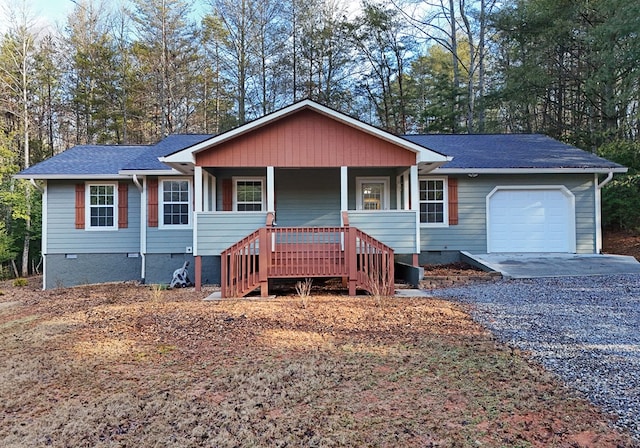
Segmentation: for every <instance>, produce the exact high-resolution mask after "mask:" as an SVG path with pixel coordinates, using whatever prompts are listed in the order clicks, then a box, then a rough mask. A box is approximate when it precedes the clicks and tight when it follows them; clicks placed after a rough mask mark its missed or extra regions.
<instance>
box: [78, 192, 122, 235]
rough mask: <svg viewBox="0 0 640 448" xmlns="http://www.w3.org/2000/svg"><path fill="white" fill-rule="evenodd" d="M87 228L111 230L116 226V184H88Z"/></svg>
mask: <svg viewBox="0 0 640 448" xmlns="http://www.w3.org/2000/svg"><path fill="white" fill-rule="evenodd" d="M87 186H88V188H87V189H86V194H87V204H88V207H87V209H86V213H87V219H86V222H87V226H86V228H87V229H93V230H113V229H117V228H118V218H117V217H118V213H117V210H118V195H117V188H116V184H88V185H87Z"/></svg>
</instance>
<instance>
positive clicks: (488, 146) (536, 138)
mask: <svg viewBox="0 0 640 448" xmlns="http://www.w3.org/2000/svg"><path fill="white" fill-rule="evenodd" d="M403 137H404V138H406V139H407V140H410V141H412V142H414V143H417V144H419V145H421V146H424V147H426V148H429V149H433V150H435V151H438V152H440V153H442V154H446V155H448V156H452V157H453V160H452V161H451V162H447V163H446V164H445V165H443V166H442V168H443V169H508V168H542V169H554V168H605V169H609V168H622V166H621V165H618V164H617V163H614V162H610V161H608V160H606V159H603V158H601V157H598V156H596V155H594V154H591V153H589V152H587V151H583V150H582V149H579V148H576V147H575V146H571V145H567V144H565V143H562V142H560V141H558V140H554V139H552V138H550V137H547V136H545V135H540V134H486V135H485V134H465V135H458V134H456V135H454V134H427V135H405V136H403Z"/></svg>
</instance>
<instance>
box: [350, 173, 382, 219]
mask: <svg viewBox="0 0 640 448" xmlns="http://www.w3.org/2000/svg"><path fill="white" fill-rule="evenodd" d="M365 183H382V184H384V194H383V197H382V201H383V203H382V207H381V209H380V210H390V209H391V201H390V197H391V195H390V191H389V177H388V176H376V177H356V210H362V211H366V210H364V208H363V207H362V184H365ZM380 210H370V211H371V212H377V211H380Z"/></svg>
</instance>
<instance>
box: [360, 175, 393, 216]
mask: <svg viewBox="0 0 640 448" xmlns="http://www.w3.org/2000/svg"><path fill="white" fill-rule="evenodd" d="M356 183H357V187H358V192H357V194H358V197H357V201H356V202H357V203H356V208H357V209H358V210H388V209H389V178H388V177H358V178H357V179H356Z"/></svg>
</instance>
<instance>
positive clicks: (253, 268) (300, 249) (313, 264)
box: [193, 166, 420, 297]
mask: <svg viewBox="0 0 640 448" xmlns="http://www.w3.org/2000/svg"><path fill="white" fill-rule="evenodd" d="M412 173H413V178H414V179H415V182H412V181H411V177H412ZM383 174H386V176H384V175H383ZM417 176H418V169H417V166H414V167H404V168H398V167H392V168H375V169H367V168H348V167H340V168H310V169H307V168H300V169H291V168H285V169H281V168H276V167H266V168H263V169H245V168H233V169H232V168H225V169H215V168H202V167H196V169H195V204H197V205H200V207H197V208H199V209H197V210H196V212H195V216H194V247H193V249H194V255H195V260H196V266H195V274H196V278H195V279H196V287H198V288H199V287H200V286H201V278H202V275H201V267H200V266H201V263H200V257H203V256H220V265H221V287H222V295H223V297H236V296H243V295H246V294H248V293H249V292H251V291H253V290H254V289H257V288H258V287H259V288H260V292H261V294H262V295H267V294H268V280H269V279H272V278H309V277H340V278H343V279H344V281H345V282H346V284H348V287H349V293H350V294H352V295H353V294H356V290H364V291H368V292H369V293H371V294H380V293H383V294H389V293H391V292H392V288H393V284H394V274H393V264H394V255H395V254H404V255H412V256H413V258H414V259H415V262H416V263H417V255H418V254H419V252H420V232H419V209H418V208H417V207H416V208H412V207H411V201H410V197H411V194H412V193H411V191H412V187H413V188H416V190H417V188H418V183H417ZM412 184H415V185H412ZM229 193H230V194H229ZM417 195H418V192H417V191H416V193H414V197H418V196H417ZM261 254H262V255H263V256H262V257H261V256H260V255H261ZM265 254H268V255H267V256H264V255H265Z"/></svg>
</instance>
